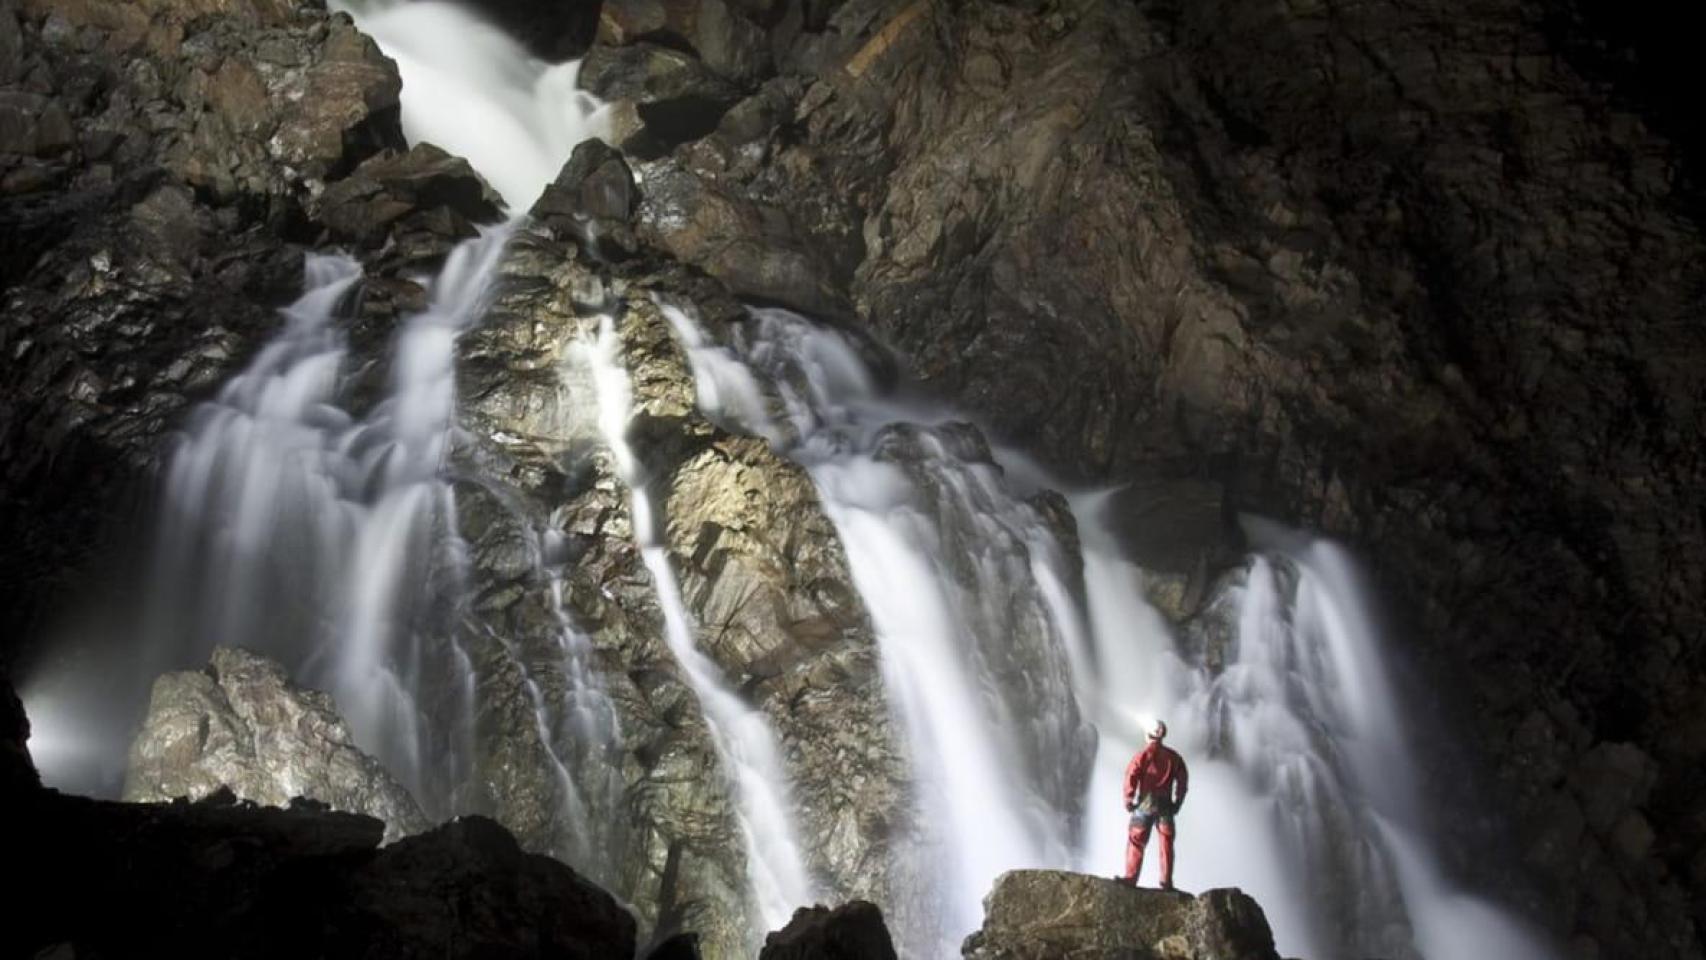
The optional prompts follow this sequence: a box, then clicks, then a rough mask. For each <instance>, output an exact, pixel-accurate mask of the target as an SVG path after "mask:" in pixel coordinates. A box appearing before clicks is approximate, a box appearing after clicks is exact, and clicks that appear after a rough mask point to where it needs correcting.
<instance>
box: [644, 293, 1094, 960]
mask: <svg viewBox="0 0 1706 960" xmlns="http://www.w3.org/2000/svg"><path fill="white" fill-rule="evenodd" d="M664 312H665V314H666V315H667V316H668V317H669V318H670V321H671V323H672V325H673V326H674V328H675V331H676V334H677V337H678V339H679V340H680V342H681V343H682V345H683V346H684V347H685V348H686V350H687V353H688V359H689V362H690V364H691V366H692V369H693V372H694V379H695V383H696V385H697V390H698V402H699V405H700V407H701V408H702V409H703V410H704V411H705V412H706V414H707V415H709V416H711V417H712V418H713V419H718V420H721V421H722V422H724V423H725V424H728V425H730V426H733V427H736V428H738V429H742V430H744V431H747V432H751V433H755V434H758V435H760V436H764V437H767V438H769V439H770V440H771V441H772V442H773V443H775V444H777V446H778V447H779V448H780V449H781V450H782V452H784V453H785V454H786V455H787V456H789V457H790V458H792V459H793V460H794V461H796V462H797V463H799V464H801V465H802V466H804V467H805V468H806V469H807V471H808V472H809V473H810V475H811V477H812V479H813V481H814V483H815V484H816V486H817V490H818V494H819V497H820V498H821V502H822V504H823V507H824V511H825V513H826V514H827V515H828V517H829V519H830V520H831V522H832V523H833V524H834V525H835V528H836V531H837V533H838V534H839V535H840V538H841V542H842V545H843V547H844V548H845V549H846V552H847V558H848V562H849V566H850V569H851V572H852V576H853V580H854V583H855V586H856V587H857V588H858V590H859V592H860V595H861V596H862V597H863V598H864V601H865V606H866V608H867V609H868V610H869V611H870V614H871V618H872V622H873V626H874V627H875V628H876V634H877V640H878V643H879V649H880V653H881V662H882V672H883V679H884V684H885V688H886V690H887V692H888V696H889V702H890V704H891V708H892V709H893V710H894V712H895V714H896V718H897V719H898V720H899V722H900V727H901V729H902V730H903V731H904V733H905V736H906V745H907V749H908V753H909V759H910V763H911V768H912V772H913V776H914V778H915V784H916V792H917V796H916V798H915V800H916V813H917V822H918V823H919V824H920V829H919V830H918V831H917V834H918V835H917V838H916V839H918V840H919V841H921V842H920V843H919V844H917V845H900V846H906V847H907V849H904V850H901V851H899V854H900V855H901V856H904V857H908V858H909V862H908V863H907V864H906V868H905V869H904V870H902V871H900V873H901V874H902V875H905V876H911V877H916V878H918V879H917V881H915V882H916V883H917V887H916V888H915V889H908V890H901V891H897V892H896V893H895V896H896V898H897V899H898V900H900V901H903V902H901V903H898V904H896V905H895V907H896V909H897V921H898V922H897V924H896V925H897V926H898V927H899V929H898V931H897V932H898V934H899V936H900V938H901V940H902V942H903V945H905V946H906V947H908V948H909V952H913V953H917V954H919V955H929V956H934V955H941V954H942V953H943V952H947V953H952V952H954V951H956V950H957V945H958V942H959V940H960V939H961V938H963V937H964V936H965V935H966V934H967V933H969V932H970V931H971V930H973V929H975V928H976V927H977V926H978V924H979V922H980V921H981V919H982V897H983V895H984V894H985V893H986V892H988V890H989V887H990V885H991V884H992V883H993V881H994V879H995V878H996V876H998V875H999V874H1000V873H1001V872H1003V871H1004V870H1007V869H1010V868H1012V867H1015V866H1022V865H1026V866H1036V865H1053V866H1066V865H1068V864H1069V863H1070V861H1071V858H1072V850H1073V848H1074V846H1075V843H1076V836H1075V833H1076V829H1075V828H1076V819H1077V814H1078V801H1079V797H1078V795H1077V794H1078V784H1079V783H1080V781H1081V778H1082V774H1083V772H1084V770H1083V768H1084V767H1087V762H1088V750H1089V738H1088V730H1087V729H1086V728H1084V727H1083V726H1082V725H1081V724H1080V723H1079V720H1078V715H1077V711H1076V708H1075V705H1074V699H1073V695H1072V691H1071V685H1070V670H1069V668H1068V666H1067V663H1066V659H1065V655H1064V650H1063V646H1064V645H1063V644H1062V642H1061V641H1060V639H1059V636H1060V631H1061V629H1062V625H1061V619H1062V618H1063V617H1066V618H1070V615H1069V614H1067V613H1066V612H1065V611H1064V610H1063V609H1062V606H1061V601H1062V599H1063V598H1064V596H1065V591H1064V589H1063V588H1062V587H1061V584H1063V583H1064V582H1065V580H1066V576H1065V575H1064V574H1063V573H1062V572H1061V571H1060V570H1059V569H1056V566H1057V565H1058V564H1059V563H1061V558H1060V555H1059V553H1058V551H1051V550H1049V549H1046V548H1045V547H1044V546H1043V545H1044V544H1052V543H1053V541H1054V536H1053V534H1052V532H1050V531H1049V530H1048V528H1047V524H1046V522H1045V520H1044V518H1043V517H1042V516H1041V515H1040V513H1039V512H1038V510H1037V509H1036V508H1034V507H1033V506H1032V505H1030V504H1028V503H1026V502H1024V501H1023V500H1021V499H1020V498H1018V497H1017V496H1015V495H1014V494H1013V493H1012V492H1011V491H1010V490H1009V489H1008V487H1007V485H1006V484H1005V483H1004V481H1003V478H1002V475H1001V471H1000V469H999V468H998V467H997V466H996V465H995V464H994V463H993V461H992V460H991V459H990V457H989V453H988V451H987V450H984V449H981V448H980V444H979V442H978V440H977V438H976V435H975V434H974V433H972V432H971V431H968V430H966V429H965V428H964V426H963V425H959V424H953V423H942V424H934V425H932V424H931V423H929V422H927V418H926V417H925V416H923V414H922V412H921V411H916V410H908V409H904V408H901V407H896V406H893V405H890V404H888V403H887V402H885V401H884V400H883V399H881V398H880V396H879V394H878V391H877V389H876V386H875V383H874V381H873V379H872V377H871V375H870V373H869V371H868V370H867V368H866V365H865V361H864V359H863V358H862V357H861V356H860V354H859V353H858V351H857V350H856V349H855V348H854V346H853V345H852V344H851V343H850V342H849V341H847V340H846V339H844V338H842V337H840V336H838V335H836V334H834V333H831V332H829V331H826V330H822V329H819V328H817V327H814V326H813V325H811V324H810V323H809V322H807V321H805V320H804V319H802V318H800V317H797V316H795V315H793V314H790V313H788V312H786V311H782V310H755V311H753V316H752V321H751V324H750V325H749V326H750V328H751V329H750V336H748V337H746V338H743V339H742V340H740V342H739V343H738V344H737V346H736V348H735V349H734V350H730V349H726V348H724V347H721V346H718V345H716V344H714V343H712V342H710V341H709V339H708V338H707V337H706V336H705V335H704V333H703V331H701V330H700V329H699V327H698V324H697V323H696V322H695V321H694V320H693V318H691V317H690V316H689V315H688V314H687V313H686V312H685V311H683V310H682V309H679V308H677V307H674V306H665V307H664ZM767 391H768V392H770V393H773V394H774V395H775V396H776V397H777V398H778V401H779V403H780V405H781V407H782V409H783V420H781V421H776V420H773V419H772V418H771V417H770V416H769V414H768V413H767V408H766V401H765V399H764V397H765V395H766V392H767ZM1039 570H1041V571H1044V572H1045V574H1046V575H1045V576H1043V577H1041V578H1039V576H1038V571H1039ZM1044 581H1046V582H1047V584H1049V587H1048V588H1045V587H1043V586H1042V585H1041V582H1044ZM1050 590H1052V595H1051V593H1050Z"/></svg>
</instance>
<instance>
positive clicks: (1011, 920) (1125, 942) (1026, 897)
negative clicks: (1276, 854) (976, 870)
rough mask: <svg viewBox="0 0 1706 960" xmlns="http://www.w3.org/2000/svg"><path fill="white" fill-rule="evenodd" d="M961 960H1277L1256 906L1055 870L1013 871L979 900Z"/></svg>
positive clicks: (1237, 898) (1234, 896)
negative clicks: (979, 918)
mask: <svg viewBox="0 0 1706 960" xmlns="http://www.w3.org/2000/svg"><path fill="white" fill-rule="evenodd" d="M983 907H984V921H983V929H981V930H979V931H977V932H976V933H974V934H972V935H971V936H970V937H967V938H966V942H965V947H964V950H963V953H964V956H965V957H966V958H967V960H1056V958H1060V957H1072V958H1073V960H1278V958H1279V954H1278V953H1276V952H1275V950H1274V936H1273V931H1272V930H1270V929H1269V927H1268V918H1267V916H1266V915H1265V914H1263V913H1262V908H1261V906H1260V905H1258V904H1257V903H1256V901H1254V900H1252V899H1250V898H1249V897H1248V896H1245V895H1244V893H1243V892H1242V891H1239V890H1235V889H1221V890H1209V891H1207V892H1205V893H1202V894H1199V895H1197V896H1191V895H1190V894H1188V893H1181V892H1178V891H1171V890H1145V889H1139V888H1133V887H1130V886H1127V885H1126V884H1124V883H1121V882H1119V881H1117V880H1107V879H1103V878H1101V877H1091V876H1086V875H1084V874H1078V873H1066V872H1062V871H1056V870H1015V871H1012V872H1010V873H1004V874H1002V875H1001V876H1000V877H999V878H997V879H996V881H995V889H993V890H991V891H990V893H989V896H987V897H985V898H984V901H983Z"/></svg>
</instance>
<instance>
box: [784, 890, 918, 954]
mask: <svg viewBox="0 0 1706 960" xmlns="http://www.w3.org/2000/svg"><path fill="white" fill-rule="evenodd" d="M758 960H895V951H894V943H893V941H891V940H890V939H889V931H888V927H887V926H885V925H884V924H883V912H882V911H881V910H878V909H877V907H876V905H875V904H872V903H867V902H865V901H863V900H855V901H853V902H852V903H848V904H843V905H842V906H839V907H836V908H835V909H833V910H831V909H829V908H828V907H802V908H800V909H799V910H798V911H796V912H795V913H794V918H793V919H792V920H789V921H788V925H787V926H786V927H783V928H782V929H780V930H777V931H776V932H774V933H772V934H770V936H768V937H765V938H764V949H763V950H762V951H760V952H759V954H758Z"/></svg>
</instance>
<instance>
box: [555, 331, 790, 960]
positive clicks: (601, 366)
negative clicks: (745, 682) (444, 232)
mask: <svg viewBox="0 0 1706 960" xmlns="http://www.w3.org/2000/svg"><path fill="white" fill-rule="evenodd" d="M580 352H581V358H582V359H583V360H584V361H585V362H586V363H587V365H588V366H589V367H590V369H591V372H592V379H593V384H594V389H595V390H596V392H597V395H598V420H599V429H600V431H601V432H602V433H603V434H604V438H605V442H606V444H607V445H608V446H609V448H610V451H611V456H612V458H613V459H614V461H615V466H616V472H617V474H618V475H619V476H620V478H621V480H622V482H623V483H625V484H627V486H628V489H629V494H630V497H631V502H632V508H631V513H632V523H633V529H634V540H635V542H636V543H637V544H638V545H639V547H640V557H641V559H642V560H643V561H644V563H645V565H646V569H647V571H648V572H649V573H650V574H651V576H652V583H653V585H654V587H655V588H656V590H657V596H658V606H659V607H660V608H661V610H662V611H663V617H664V639H665V641H666V642H667V643H668V644H669V648H670V652H671V653H673V654H674V655H675V658H676V662H677V663H679V664H680V665H681V668H682V672H683V673H684V674H686V677H687V680H688V682H689V683H690V684H691V685H692V687H693V691H694V693H695V694H697V695H698V698H699V705H700V707H701V709H702V710H703V713H704V718H705V724H706V726H707V727H708V728H709V730H710V733H711V739H712V742H713V743H714V744H715V746H716V749H717V756H718V759H719V761H720V762H721V763H722V766H723V769H724V770H725V771H726V772H727V774H728V776H729V777H730V778H731V779H732V780H733V785H734V788H735V804H736V808H737V809H736V816H737V818H738V820H739V823H740V831H741V839H742V841H743V846H744V848H745V851H746V858H747V874H748V882H749V883H750V885H751V888H752V901H753V906H754V907H755V908H756V911H757V918H758V919H759V920H760V921H761V922H762V923H763V924H764V926H763V927H762V928H761V930H774V929H780V928H781V927H782V926H783V925H784V924H786V923H787V922H788V919H789V918H790V917H791V916H792V915H793V912H794V910H795V909H796V908H798V907H799V906H801V905H802V904H809V903H811V902H813V901H814V899H815V894H814V892H813V889H812V884H811V881H810V878H809V876H808V874H807V872H806V868H805V859H804V857H803V856H802V855H801V852H800V844H799V840H798V839H797V838H796V836H795V831H794V802H793V799H792V797H791V795H790V793H791V791H790V789H789V782H788V778H787V774H786V772H785V769H784V767H783V763H782V751H781V746H780V744H779V743H778V742H777V739H776V734H775V732H774V731H773V730H771V728H770V724H769V722H768V721H767V720H766V719H765V718H764V715H763V714H762V713H760V712H759V711H758V710H756V709H754V708H753V707H752V706H750V705H748V704H747V703H746V702H744V701H743V700H741V699H740V698H739V697H738V696H736V695H735V693H734V691H733V690H731V689H730V688H729V685H728V682H727V681H726V680H725V679H724V678H723V675H722V671H721V670H719V669H718V667H717V665H716V664H715V663H714V662H712V660H711V658H710V657H707V656H706V655H705V654H704V653H702V652H700V650H699V648H698V646H697V643H696V641H695V639H694V630H693V624H692V621H691V618H690V616H689V614H688V611H687V605H686V604H685V603H683V602H682V598H681V587H680V584H679V583H678V581H677V580H676V577H675V571H674V570H673V569H672V568H671V567H670V564H669V553H668V550H667V549H666V547H665V541H664V537H665V530H664V525H663V520H662V518H661V517H660V516H658V514H657V512H656V510H655V507H654V504H653V503H652V499H651V494H650V492H649V491H648V489H647V485H646V483H647V480H646V475H645V468H644V466H643V464H642V463H641V462H640V461H639V459H638V458H637V457H636V456H635V454H634V451H633V450H632V449H631V448H630V447H629V445H628V424H629V420H630V419H631V417H632V414H633V387H632V384H631V383H630V381H629V378H628V373H627V371H626V370H625V369H624V368H623V366H622V357H621V344H620V342H619V340H618V339H617V336H616V330H615V324H614V322H613V321H612V320H611V318H609V317H604V318H602V319H601V322H600V326H599V332H598V339H597V340H596V341H595V342H594V343H591V344H586V345H583V349H582V350H581V351H580ZM756 932H759V931H755V933H756Z"/></svg>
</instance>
